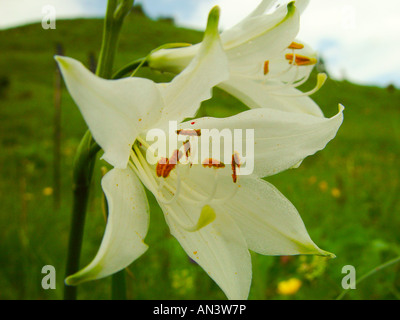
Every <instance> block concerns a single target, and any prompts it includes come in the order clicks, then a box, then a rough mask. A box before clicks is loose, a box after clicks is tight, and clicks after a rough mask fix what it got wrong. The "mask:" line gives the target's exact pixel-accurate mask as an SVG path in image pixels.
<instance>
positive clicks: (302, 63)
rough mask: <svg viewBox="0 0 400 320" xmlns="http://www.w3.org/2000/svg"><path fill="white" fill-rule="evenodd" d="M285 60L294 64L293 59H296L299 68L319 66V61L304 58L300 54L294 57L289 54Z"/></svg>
mask: <svg viewBox="0 0 400 320" xmlns="http://www.w3.org/2000/svg"><path fill="white" fill-rule="evenodd" d="M285 58H286V60H289V63H293V59H294V61H295V64H296V65H298V66H312V65H314V64H317V59H315V58H309V57H306V56H302V55H300V54H296V55H294V54H292V53H287V54H286V55H285Z"/></svg>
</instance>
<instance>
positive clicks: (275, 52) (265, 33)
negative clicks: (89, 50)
mask: <svg viewBox="0 0 400 320" xmlns="http://www.w3.org/2000/svg"><path fill="white" fill-rule="evenodd" d="M276 2H277V1H276V0H263V1H262V2H261V3H260V5H259V6H258V7H257V8H256V9H255V10H254V11H253V12H252V13H251V14H250V15H249V16H247V17H246V18H245V19H244V20H242V21H241V22H240V23H238V24H237V25H235V26H234V27H232V28H230V29H228V30H225V31H223V32H222V33H221V40H222V44H223V47H224V50H225V52H226V54H227V56H228V60H229V67H230V73H231V74H230V78H229V79H228V80H227V81H224V82H222V83H221V84H219V85H218V87H219V88H221V89H223V90H225V91H227V92H228V93H230V94H231V95H233V96H235V97H236V98H238V99H239V100H241V101H242V102H243V103H245V104H246V105H247V106H248V107H249V108H273V109H278V110H282V111H289V112H300V113H307V114H311V115H316V116H323V113H322V111H321V109H320V108H319V106H318V105H317V104H316V103H315V102H314V101H313V100H312V99H310V98H309V95H311V94H312V93H314V92H315V91H317V90H318V89H319V88H320V87H321V86H322V85H323V84H324V82H325V79H326V76H325V75H324V74H321V75H320V76H319V77H318V83H317V85H316V88H315V89H314V90H312V91H310V92H307V93H303V92H301V91H299V90H298V89H297V87H299V86H300V85H301V84H303V83H305V82H306V81H307V80H308V78H309V76H310V73H311V71H312V69H313V67H314V65H315V64H316V63H317V57H316V53H315V52H314V51H313V50H312V49H311V48H310V47H309V46H307V45H305V44H303V43H301V42H300V41H299V40H297V39H296V38H295V37H296V35H297V34H298V31H299V16H300V13H301V12H302V11H303V10H304V9H305V7H306V6H307V4H308V2H309V1H308V0H297V1H295V2H294V1H293V2H291V3H290V4H288V5H287V6H280V7H278V8H277V9H276V10H274V11H272V13H271V10H272V9H273V8H274V6H276ZM199 47H200V44H197V45H193V46H190V47H184V48H175V49H162V50H159V51H156V52H154V53H152V54H151V55H150V56H149V59H148V62H149V66H150V67H151V68H153V69H157V70H161V71H166V72H172V73H176V74H177V73H179V72H181V71H182V70H183V69H184V68H185V67H186V66H187V65H188V64H189V62H190V61H191V59H192V58H193V57H194V55H195V54H196V52H197V50H198V49H199Z"/></svg>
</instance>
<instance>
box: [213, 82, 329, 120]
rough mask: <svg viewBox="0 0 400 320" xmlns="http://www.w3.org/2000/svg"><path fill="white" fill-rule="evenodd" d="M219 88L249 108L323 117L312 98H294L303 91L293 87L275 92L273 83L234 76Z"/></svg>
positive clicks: (276, 84) (280, 84) (277, 84)
mask: <svg viewBox="0 0 400 320" xmlns="http://www.w3.org/2000/svg"><path fill="white" fill-rule="evenodd" d="M274 85H275V86H277V87H278V86H282V83H275V84H274ZM219 87H220V88H221V89H223V90H225V91H226V92H228V93H229V94H231V95H233V96H234V97H236V98H237V99H239V100H240V101H242V102H243V103H244V104H246V105H247V106H248V107H249V108H271V109H276V110H280V111H287V112H295V113H304V114H310V115H314V116H318V117H322V116H323V112H322V110H321V109H320V107H319V106H318V105H317V104H316V103H315V102H314V101H313V100H312V99H311V98H310V97H308V96H300V97H293V95H296V94H297V95H301V94H302V92H301V91H299V90H297V89H296V88H293V87H286V88H280V89H276V90H274V89H273V88H272V85H271V83H269V85H268V84H267V83H263V82H261V81H255V80H252V79H248V78H246V77H243V76H241V75H232V77H231V78H230V79H229V80H228V81H225V82H224V83H221V84H220V85H219Z"/></svg>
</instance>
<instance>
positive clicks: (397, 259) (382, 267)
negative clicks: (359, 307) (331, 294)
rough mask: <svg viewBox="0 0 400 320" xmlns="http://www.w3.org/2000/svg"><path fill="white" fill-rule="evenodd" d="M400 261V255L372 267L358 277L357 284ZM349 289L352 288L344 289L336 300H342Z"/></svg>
mask: <svg viewBox="0 0 400 320" xmlns="http://www.w3.org/2000/svg"><path fill="white" fill-rule="evenodd" d="M399 262H400V257H397V258H394V259H392V260H390V261H388V262H386V263H384V264H381V265H380V266H378V267H376V268H374V269H372V270H371V271H369V272H368V273H366V274H364V275H363V276H362V277H361V278H360V279H358V280H357V281H356V285H358V284H360V283H361V282H362V281H364V280H365V279H367V278H369V277H370V276H372V275H374V274H375V273H377V272H378V271H380V270H383V269H385V268H387V267H390V266H391V265H394V264H396V263H399ZM349 291H351V289H347V290H344V291H343V292H342V293H341V294H340V295H339V296H338V297H337V298H336V300H342V299H343V298H344V296H345V295H346V294H347V293H348V292H349Z"/></svg>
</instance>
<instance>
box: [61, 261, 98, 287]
mask: <svg viewBox="0 0 400 320" xmlns="http://www.w3.org/2000/svg"><path fill="white" fill-rule="evenodd" d="M100 271H101V266H100V265H98V266H97V267H95V268H93V269H92V270H91V271H90V275H88V272H87V270H86V268H84V269H82V270H80V271H78V272H77V273H74V274H73V275H70V276H68V277H67V278H66V279H65V283H66V284H67V285H69V286H77V285H78V284H81V283H82V282H86V281H90V280H95V279H97V275H98V274H99V273H100Z"/></svg>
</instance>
